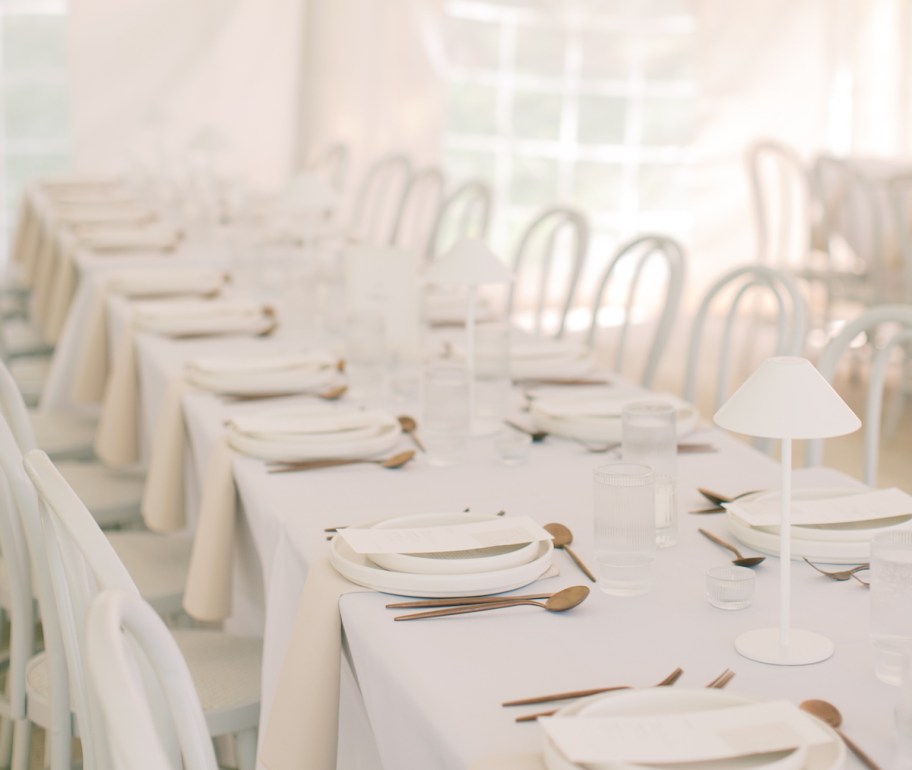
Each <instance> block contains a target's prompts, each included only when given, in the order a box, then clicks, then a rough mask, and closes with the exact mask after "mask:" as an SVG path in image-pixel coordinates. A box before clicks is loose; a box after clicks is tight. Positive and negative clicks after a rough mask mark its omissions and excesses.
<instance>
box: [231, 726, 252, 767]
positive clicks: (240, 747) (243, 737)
mask: <svg viewBox="0 0 912 770" xmlns="http://www.w3.org/2000/svg"><path fill="white" fill-rule="evenodd" d="M234 748H235V753H236V755H237V766H238V770H255V768H256V750H257V731H256V729H255V728H251V729H250V730H244V731H242V732H239V733H237V734H236V735H235V736H234Z"/></svg>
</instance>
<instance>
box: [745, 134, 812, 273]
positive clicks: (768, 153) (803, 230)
mask: <svg viewBox="0 0 912 770" xmlns="http://www.w3.org/2000/svg"><path fill="white" fill-rule="evenodd" d="M745 160H746V162H747V172H748V178H749V180H750V188H751V199H752V202H753V209H754V224H755V227H756V231H757V261H758V262H759V263H760V264H762V265H767V266H769V267H790V268H797V267H802V266H804V263H805V261H806V260H807V257H808V255H809V253H810V250H811V244H812V230H813V227H814V214H815V205H814V204H815V201H814V198H813V196H812V194H811V192H812V185H811V178H810V172H809V170H808V167H807V165H806V164H805V162H804V160H802V158H801V157H800V156H799V155H798V153H796V152H795V151H794V150H793V149H792V148H791V147H788V146H787V145H785V144H782V143H781V142H776V141H773V140H769V139H763V140H760V141H757V142H754V143H753V144H751V145H750V146H749V147H748V148H747V152H746V153H745Z"/></svg>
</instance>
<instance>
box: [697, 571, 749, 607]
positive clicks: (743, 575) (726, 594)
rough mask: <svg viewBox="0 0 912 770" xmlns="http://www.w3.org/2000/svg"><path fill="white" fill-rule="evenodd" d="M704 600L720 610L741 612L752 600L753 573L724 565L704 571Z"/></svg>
mask: <svg viewBox="0 0 912 770" xmlns="http://www.w3.org/2000/svg"><path fill="white" fill-rule="evenodd" d="M706 598H707V599H708V600H709V603H710V604H711V605H712V606H713V607H718V608H719V609H720V610H743V609H744V608H745V607H750V605H751V602H752V601H753V600H754V571H753V570H752V569H750V568H749V567H736V566H735V565H733V564H726V565H725V566H722V567H710V568H709V569H708V570H706Z"/></svg>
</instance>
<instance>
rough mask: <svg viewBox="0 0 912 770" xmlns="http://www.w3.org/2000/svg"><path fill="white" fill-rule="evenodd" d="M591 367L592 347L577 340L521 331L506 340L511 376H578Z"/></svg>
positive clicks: (530, 377) (521, 377) (525, 378)
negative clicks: (522, 333) (590, 348)
mask: <svg viewBox="0 0 912 770" xmlns="http://www.w3.org/2000/svg"><path fill="white" fill-rule="evenodd" d="M594 368H595V358H594V357H593V355H592V351H591V350H589V348H588V347H586V346H585V345H583V344H581V343H578V342H569V341H567V340H554V339H543V338H539V337H531V336H525V335H523V336H521V337H515V336H514V337H513V338H512V339H511V340H510V376H511V377H512V378H513V379H514V380H535V379H551V378H561V377H566V378H572V377H582V376H584V375H586V374H589V373H590V372H592V370H593V369H594Z"/></svg>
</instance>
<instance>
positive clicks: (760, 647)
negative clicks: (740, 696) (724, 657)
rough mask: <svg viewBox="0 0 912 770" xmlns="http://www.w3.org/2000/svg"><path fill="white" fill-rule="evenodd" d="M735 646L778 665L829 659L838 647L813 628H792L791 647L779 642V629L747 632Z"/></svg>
mask: <svg viewBox="0 0 912 770" xmlns="http://www.w3.org/2000/svg"><path fill="white" fill-rule="evenodd" d="M735 649H736V650H737V651H738V652H739V653H740V654H741V655H743V656H744V657H745V658H750V659H751V660H756V661H758V662H759V663H772V664H773V665H774V666H806V665H808V664H809V663H819V662H820V661H822V660H826V659H827V658H829V657H830V656H831V655H832V654H833V652H834V651H835V649H836V647H835V645H834V644H833V642H832V641H830V640H829V639H827V637H825V636H822V635H821V634H815V633H814V632H813V631H803V630H801V629H798V628H792V629H789V644H788V647H786V648H782V647H781V646H780V645H779V629H778V628H758V629H756V630H755V631H746V632H745V633H743V634H741V635H740V636H739V637H738V638H737V639H735Z"/></svg>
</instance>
